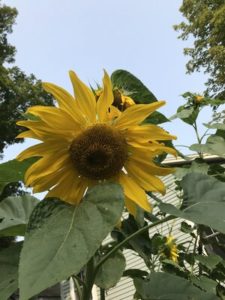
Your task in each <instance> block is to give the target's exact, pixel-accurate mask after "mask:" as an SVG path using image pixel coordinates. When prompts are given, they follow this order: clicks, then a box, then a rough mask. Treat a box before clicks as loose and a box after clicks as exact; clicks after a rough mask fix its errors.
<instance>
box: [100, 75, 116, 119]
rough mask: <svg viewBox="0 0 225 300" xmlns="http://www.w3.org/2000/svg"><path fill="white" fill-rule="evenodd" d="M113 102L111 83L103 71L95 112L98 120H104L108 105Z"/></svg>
mask: <svg viewBox="0 0 225 300" xmlns="http://www.w3.org/2000/svg"><path fill="white" fill-rule="evenodd" d="M112 103H113V92H112V84H111V80H110V78H109V75H108V74H107V73H106V71H104V77H103V91H102V93H101V95H100V97H99V99H98V101H97V114H98V119H99V121H100V122H105V121H106V119H107V115H108V110H109V107H110V106H111V105H112Z"/></svg>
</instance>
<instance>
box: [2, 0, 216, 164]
mask: <svg viewBox="0 0 225 300" xmlns="http://www.w3.org/2000/svg"><path fill="white" fill-rule="evenodd" d="M3 3H4V4H7V5H9V6H12V7H16V8H17V10H18V13H19V15H18V17H17V19H16V25H15V26H14V31H13V33H12V34H11V35H10V37H9V40H10V42H11V44H13V45H15V46H16V49H17V54H16V65H17V66H19V67H20V68H21V70H23V71H24V72H26V74H30V73H33V74H34V75H35V76H36V77H37V78H38V79H41V80H42V81H48V82H53V83H55V84H58V85H60V86H62V87H64V88H66V89H67V90H69V91H70V92H72V86H71V83H70V80H69V77H68V71H69V70H71V69H72V70H74V71H75V72H76V73H77V74H78V75H79V77H80V78H81V79H82V80H83V81H84V82H86V83H87V84H89V83H90V84H93V85H94V84H95V82H99V83H100V82H101V79H102V76H103V69H106V70H107V71H108V72H109V73H110V74H111V73H112V72H113V71H115V70H116V69H124V70H127V71H129V72H131V73H133V74H134V75H135V76H137V77H138V78H139V79H140V80H141V81H142V82H143V83H144V84H145V85H146V86H147V87H148V88H149V89H150V90H151V91H152V92H153V93H154V94H155V96H156V97H157V98H158V99H159V100H166V102H167V104H166V106H165V107H163V108H162V109H160V111H161V112H162V113H163V114H165V115H166V116H167V117H170V116H172V115H173V114H174V113H175V112H176V109H177V107H178V106H180V105H182V104H184V101H182V97H181V94H183V93H184V92H186V91H191V92H195V93H200V94H201V93H202V92H203V90H204V89H205V87H204V82H205V81H206V78H205V76H204V74H203V73H197V74H192V75H187V74H185V72H186V70H185V64H186V62H187V61H188V57H185V56H184V55H183V48H184V47H188V46H191V45H192V41H191V40H188V41H185V42H184V41H182V40H179V39H178V38H177V37H178V33H177V32H175V31H174V29H173V25H174V24H179V23H180V22H181V21H182V20H183V18H182V15H181V13H180V12H179V7H180V6H181V3H182V1H181V0H173V1H168V0H139V1H137V0H113V1H110V0H63V1H62V0H38V1H26V0H8V1H7V0H5V1H3ZM209 118H210V115H209V114H208V113H207V112H205V113H203V114H202V116H201V120H202V121H203V122H205V121H206V120H207V119H209ZM163 127H164V128H165V129H166V130H168V131H170V133H171V134H173V135H176V136H177V137H178V139H177V141H175V145H190V144H191V143H194V142H196V140H195V138H194V133H193V130H192V129H191V128H189V126H188V125H185V123H183V122H181V121H180V120H175V121H172V122H170V123H165V124H164V125H163ZM29 144H30V143H29V142H26V143H24V144H21V145H15V146H10V147H8V148H7V149H6V151H5V154H4V160H5V161H6V160H9V159H13V158H14V157H15V156H16V155H17V154H18V153H19V152H21V150H22V149H24V148H27V146H28V145H29ZM179 149H180V150H182V151H183V152H185V153H187V150H186V148H179Z"/></svg>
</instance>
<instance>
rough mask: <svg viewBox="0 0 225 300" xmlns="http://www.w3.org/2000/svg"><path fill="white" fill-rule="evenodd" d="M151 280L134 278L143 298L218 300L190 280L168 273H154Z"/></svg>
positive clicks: (152, 299)
mask: <svg viewBox="0 0 225 300" xmlns="http://www.w3.org/2000/svg"><path fill="white" fill-rule="evenodd" d="M149 279H150V280H143V279H140V278H135V279H134V285H135V287H136V289H137V292H138V294H140V295H141V297H142V298H141V299H143V300H158V299H160V300H161V299H165V300H190V299H191V300H216V299H219V298H218V297H216V296H215V295H214V294H212V293H206V292H203V291H201V290H200V289H198V288H197V287H195V286H194V285H192V284H191V283H190V282H189V281H188V280H186V279H184V278H181V277H178V276H175V275H172V274H167V273H157V272H155V273H152V274H151V275H150V277H149Z"/></svg>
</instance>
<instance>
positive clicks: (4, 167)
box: [0, 158, 35, 192]
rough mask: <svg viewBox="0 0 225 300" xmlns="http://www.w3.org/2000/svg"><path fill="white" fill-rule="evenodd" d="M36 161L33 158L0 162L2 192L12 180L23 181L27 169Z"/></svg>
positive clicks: (0, 187)
mask: <svg viewBox="0 0 225 300" xmlns="http://www.w3.org/2000/svg"><path fill="white" fill-rule="evenodd" d="M34 161H35V160H34V159H33V158H32V159H26V160H24V161H22V162H19V161H17V160H16V159H14V160H9V161H7V162H5V163H3V164H0V192H1V191H2V190H3V188H4V187H5V186H6V185H7V184H8V183H10V182H17V181H23V178H24V174H25V172H26V170H27V169H28V167H29V166H30V165H31V164H32V163H33V162H34Z"/></svg>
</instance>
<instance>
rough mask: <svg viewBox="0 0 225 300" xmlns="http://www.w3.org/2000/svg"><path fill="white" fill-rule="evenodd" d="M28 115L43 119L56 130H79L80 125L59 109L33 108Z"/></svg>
mask: <svg viewBox="0 0 225 300" xmlns="http://www.w3.org/2000/svg"><path fill="white" fill-rule="evenodd" d="M27 112H28V113H31V114H33V115H35V116H38V117H40V118H41V120H42V121H44V122H45V123H46V124H48V126H50V127H53V128H55V129H66V130H79V129H80V124H79V123H78V122H75V121H74V119H72V117H71V116H70V115H69V114H68V113H67V112H66V111H63V110H62V109H60V108H57V107H49V106H32V107H30V108H28V110H27Z"/></svg>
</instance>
